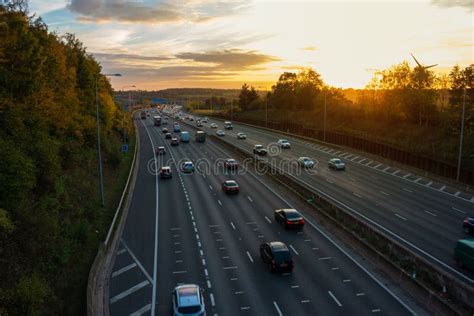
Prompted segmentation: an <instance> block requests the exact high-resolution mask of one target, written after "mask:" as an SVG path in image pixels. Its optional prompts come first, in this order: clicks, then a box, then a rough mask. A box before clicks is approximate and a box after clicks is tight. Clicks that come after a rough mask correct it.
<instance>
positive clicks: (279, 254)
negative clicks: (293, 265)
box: [274, 250, 291, 262]
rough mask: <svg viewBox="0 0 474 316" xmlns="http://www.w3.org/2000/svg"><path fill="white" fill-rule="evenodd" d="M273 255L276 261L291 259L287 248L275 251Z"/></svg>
mask: <svg viewBox="0 0 474 316" xmlns="http://www.w3.org/2000/svg"><path fill="white" fill-rule="evenodd" d="M274 257H275V261H277V262H282V261H290V260H291V255H290V252H289V251H288V250H282V251H275V253H274Z"/></svg>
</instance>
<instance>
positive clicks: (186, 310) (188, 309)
mask: <svg viewBox="0 0 474 316" xmlns="http://www.w3.org/2000/svg"><path fill="white" fill-rule="evenodd" d="M199 311H201V306H199V305H195V306H183V307H178V312H180V313H181V314H194V313H198V312H199Z"/></svg>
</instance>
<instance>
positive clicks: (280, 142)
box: [278, 139, 291, 149]
mask: <svg viewBox="0 0 474 316" xmlns="http://www.w3.org/2000/svg"><path fill="white" fill-rule="evenodd" d="M278 145H279V146H280V147H281V148H286V149H290V148H291V144H290V142H289V141H287V140H286V139H279V140H278Z"/></svg>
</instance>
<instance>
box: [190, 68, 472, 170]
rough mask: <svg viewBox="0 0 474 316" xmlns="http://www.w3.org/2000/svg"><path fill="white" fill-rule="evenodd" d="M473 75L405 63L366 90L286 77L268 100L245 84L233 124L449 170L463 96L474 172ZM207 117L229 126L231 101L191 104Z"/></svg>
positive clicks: (313, 77) (310, 76) (466, 159)
mask: <svg viewBox="0 0 474 316" xmlns="http://www.w3.org/2000/svg"><path fill="white" fill-rule="evenodd" d="M473 67H474V65H471V66H469V67H466V68H464V69H462V68H460V67H459V66H454V67H453V68H452V70H451V71H450V73H449V74H446V75H437V74H435V73H434V72H433V71H431V70H429V69H425V68H424V67H421V66H417V67H415V68H411V67H410V66H409V64H408V63H407V62H402V63H401V64H398V65H394V66H392V67H390V68H388V69H385V70H379V71H376V72H375V74H374V77H373V79H372V81H371V82H370V83H369V84H368V85H367V86H366V87H365V89H359V90H356V89H339V88H334V87H331V86H328V85H327V84H325V83H324V81H323V79H322V78H321V76H320V75H319V74H318V72H317V71H315V70H313V69H304V70H302V71H300V72H299V73H292V72H285V73H283V74H281V75H280V77H279V79H278V81H277V82H276V83H275V84H274V85H273V86H272V87H271V89H270V90H269V91H268V92H263V91H257V90H256V88H255V87H252V86H249V85H247V84H244V85H243V86H242V88H241V91H240V93H239V95H238V97H237V98H236V99H233V100H232V101H233V102H232V104H233V107H232V112H233V118H234V119H235V120H239V119H244V120H245V119H250V120H253V121H255V120H256V121H260V122H264V121H265V112H266V111H267V115H268V121H269V122H283V123H296V124H301V125H304V126H305V127H308V128H314V129H319V130H322V129H323V124H324V108H325V104H326V110H327V112H326V126H327V130H328V131H331V132H336V133H342V134H348V135H352V136H357V137H362V138H365V139H368V140H372V141H376V142H379V143H384V144H389V145H392V146H395V147H398V148H400V149H403V150H407V151H411V152H413V153H416V154H420V155H424V156H427V157H432V158H434V159H437V160H440V161H445V162H448V163H451V164H455V163H456V162H457V160H456V159H457V153H458V148H459V135H460V126H461V115H462V105H463V97H464V88H466V116H465V129H464V145H463V148H464V150H463V166H464V167H465V168H471V169H472V168H474V106H473V101H472V100H474V88H473V82H474V77H473ZM188 107H190V108H191V109H192V110H194V111H198V112H200V113H203V114H205V115H212V114H217V115H220V116H222V115H224V116H226V117H229V118H230V107H231V98H225V97H223V96H213V97H208V98H207V99H205V100H203V101H199V102H196V101H195V102H190V103H189V104H188Z"/></svg>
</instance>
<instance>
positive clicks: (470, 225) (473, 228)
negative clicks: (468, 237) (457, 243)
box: [462, 215, 474, 235]
mask: <svg viewBox="0 0 474 316" xmlns="http://www.w3.org/2000/svg"><path fill="white" fill-rule="evenodd" d="M462 227H463V229H464V232H465V233H467V234H473V235H474V215H473V216H470V217H468V218H466V219H465V220H464V222H463V223H462Z"/></svg>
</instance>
